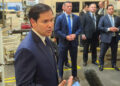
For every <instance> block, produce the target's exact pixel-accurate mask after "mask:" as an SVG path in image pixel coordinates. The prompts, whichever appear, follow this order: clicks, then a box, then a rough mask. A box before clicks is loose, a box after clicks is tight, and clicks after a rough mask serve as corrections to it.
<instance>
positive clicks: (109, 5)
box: [106, 4, 114, 9]
mask: <svg viewBox="0 0 120 86" xmlns="http://www.w3.org/2000/svg"><path fill="white" fill-rule="evenodd" d="M111 6H112V7H114V6H113V5H112V4H109V5H107V7H106V9H108V8H109V7H111Z"/></svg>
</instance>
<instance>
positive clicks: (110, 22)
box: [98, 4, 120, 71]
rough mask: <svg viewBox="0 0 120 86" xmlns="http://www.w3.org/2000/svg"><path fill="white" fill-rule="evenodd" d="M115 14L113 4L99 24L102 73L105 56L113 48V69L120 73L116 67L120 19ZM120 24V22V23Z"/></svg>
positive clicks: (109, 6)
mask: <svg viewBox="0 0 120 86" xmlns="http://www.w3.org/2000/svg"><path fill="white" fill-rule="evenodd" d="M113 13H114V6H113V5H112V4H110V5H108V6H107V15H105V16H103V17H102V18H101V19H100V22H99V25H98V27H99V29H100V31H101V34H100V39H101V50H100V57H99V61H100V68H99V70H100V71H103V65H104V56H105V54H106V51H107V50H108V48H109V47H111V54H112V58H111V63H112V67H113V68H114V69H115V70H117V71H119V69H118V68H117V67H116V59H117V48H118V32H119V31H120V26H118V22H119V21H120V20H118V19H119V18H118V17H117V16H115V15H113ZM119 23H120V22H119Z"/></svg>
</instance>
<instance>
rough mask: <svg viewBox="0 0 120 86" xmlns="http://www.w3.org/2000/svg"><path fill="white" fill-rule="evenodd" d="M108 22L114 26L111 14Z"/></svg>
mask: <svg viewBox="0 0 120 86" xmlns="http://www.w3.org/2000/svg"><path fill="white" fill-rule="evenodd" d="M110 22H111V24H112V26H114V24H113V19H112V16H110Z"/></svg>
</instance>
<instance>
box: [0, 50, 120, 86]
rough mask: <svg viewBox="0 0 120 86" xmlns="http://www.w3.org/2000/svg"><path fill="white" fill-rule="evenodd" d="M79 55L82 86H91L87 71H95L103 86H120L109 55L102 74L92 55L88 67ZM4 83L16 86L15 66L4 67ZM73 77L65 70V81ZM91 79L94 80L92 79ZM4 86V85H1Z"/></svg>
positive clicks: (119, 79) (79, 54) (69, 70)
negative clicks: (93, 61)
mask: <svg viewBox="0 0 120 86" xmlns="http://www.w3.org/2000/svg"><path fill="white" fill-rule="evenodd" d="M80 49H81V48H79V51H78V52H79V53H78V62H77V63H78V77H79V78H80V84H81V86H90V85H89V83H88V81H87V80H86V78H85V71H87V70H91V69H92V70H94V71H95V73H96V75H97V76H98V78H99V80H100V82H101V83H102V86H120V71H115V70H114V69H111V62H110V60H109V59H110V55H109V53H108V54H107V56H106V59H105V68H106V69H104V70H103V71H102V72H101V71H99V69H98V66H96V65H93V64H91V54H90V53H89V60H88V65H87V66H86V67H83V61H82V52H80ZM98 56H99V50H98ZM69 60H70V59H69ZM117 65H118V67H120V55H119V54H118V61H117ZM4 70H5V73H4V78H5V79H4V82H5V86H16V84H15V74H14V65H13V64H9V65H4ZM70 75H71V69H65V71H64V79H68V77H69V76H70ZM91 79H93V78H92V77H91ZM0 86H2V85H0Z"/></svg>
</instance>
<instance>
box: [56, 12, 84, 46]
mask: <svg viewBox="0 0 120 86" xmlns="http://www.w3.org/2000/svg"><path fill="white" fill-rule="evenodd" d="M72 18H73V24H72V34H76V38H75V40H73V41H71V44H72V46H78V35H79V34H80V31H81V29H82V27H81V23H80V18H79V16H77V15H74V14H72ZM68 32H69V29H68V24H67V20H66V16H65V13H63V14H61V15H60V16H58V18H57V20H56V24H55V34H56V35H57V37H59V46H60V47H61V46H62V47H64V46H66V45H68V43H69V41H67V40H66V36H67V35H68Z"/></svg>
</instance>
